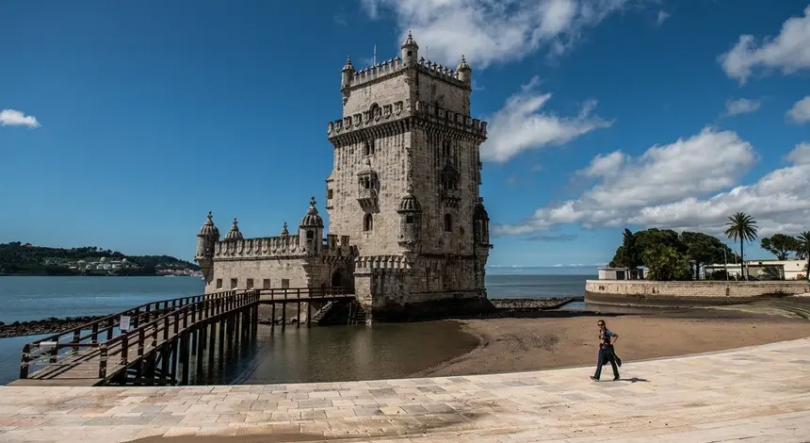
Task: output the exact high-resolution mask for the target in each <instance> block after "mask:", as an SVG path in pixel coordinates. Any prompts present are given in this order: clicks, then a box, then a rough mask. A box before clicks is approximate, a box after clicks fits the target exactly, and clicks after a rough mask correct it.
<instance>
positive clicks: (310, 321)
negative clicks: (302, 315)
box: [307, 298, 312, 328]
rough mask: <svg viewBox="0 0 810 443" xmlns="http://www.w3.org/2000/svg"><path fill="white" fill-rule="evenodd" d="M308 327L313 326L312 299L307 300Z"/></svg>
mask: <svg viewBox="0 0 810 443" xmlns="http://www.w3.org/2000/svg"><path fill="white" fill-rule="evenodd" d="M307 327H308V328H311V327H312V299H311V298H310V300H309V301H308V302H307Z"/></svg>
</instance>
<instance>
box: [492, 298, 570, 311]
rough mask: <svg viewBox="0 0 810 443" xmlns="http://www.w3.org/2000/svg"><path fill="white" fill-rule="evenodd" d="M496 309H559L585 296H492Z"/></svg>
mask: <svg viewBox="0 0 810 443" xmlns="http://www.w3.org/2000/svg"><path fill="white" fill-rule="evenodd" d="M489 301H490V303H492V305H493V306H495V308H496V309H530V310H535V309H539V310H543V309H557V308H559V307H562V306H564V305H567V304H568V303H571V302H574V301H584V297H555V298H491V299H489Z"/></svg>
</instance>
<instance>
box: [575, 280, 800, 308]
mask: <svg viewBox="0 0 810 443" xmlns="http://www.w3.org/2000/svg"><path fill="white" fill-rule="evenodd" d="M808 292H810V283H808V282H795V281H774V282H762V281H758V282H724V281H688V282H663V281H648V280H588V281H587V282H586V283H585V301H586V302H588V303H597V304H600V303H601V304H630V305H635V304H644V305H649V304H662V305H677V304H681V303H683V304H725V303H740V302H747V301H753V300H757V299H761V298H770V297H780V296H786V295H795V294H804V293H808Z"/></svg>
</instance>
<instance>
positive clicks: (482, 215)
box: [473, 197, 490, 246]
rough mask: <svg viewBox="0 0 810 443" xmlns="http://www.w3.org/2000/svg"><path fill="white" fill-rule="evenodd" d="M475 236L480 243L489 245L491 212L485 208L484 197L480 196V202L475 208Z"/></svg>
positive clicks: (477, 242)
mask: <svg viewBox="0 0 810 443" xmlns="http://www.w3.org/2000/svg"><path fill="white" fill-rule="evenodd" d="M473 236H474V237H475V243H476V244H478V245H485V246H488V245H489V244H490V243H489V214H488V213H487V210H486V208H484V198H483V197H478V203H477V204H476V205H475V209H474V210H473Z"/></svg>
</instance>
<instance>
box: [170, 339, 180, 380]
mask: <svg viewBox="0 0 810 443" xmlns="http://www.w3.org/2000/svg"><path fill="white" fill-rule="evenodd" d="M177 340H178V337H173V338H172V342H171V343H170V344H169V375H170V376H171V378H172V380H174V381H176V380H177Z"/></svg>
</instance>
